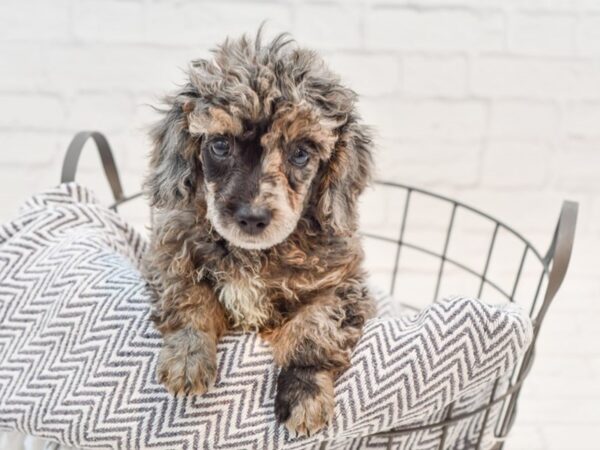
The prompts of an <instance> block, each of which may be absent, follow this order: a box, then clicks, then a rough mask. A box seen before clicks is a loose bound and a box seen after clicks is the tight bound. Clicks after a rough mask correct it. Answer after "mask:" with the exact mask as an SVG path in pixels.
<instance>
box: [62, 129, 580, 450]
mask: <svg viewBox="0 0 600 450" xmlns="http://www.w3.org/2000/svg"><path fill="white" fill-rule="evenodd" d="M90 139H92V140H93V141H94V142H95V144H96V147H97V149H98V152H99V154H100V157H101V161H102V165H103V168H104V172H105V174H106V177H107V180H108V182H109V185H110V187H111V190H112V193H113V197H114V200H115V201H114V203H113V204H112V205H111V206H110V207H111V208H112V209H113V210H114V211H118V208H119V207H120V206H121V205H123V204H125V203H128V202H130V201H132V200H134V199H137V198H139V197H140V196H141V195H142V193H141V192H138V193H134V194H133V195H129V196H126V195H125V194H124V192H123V189H122V186H121V182H120V179H119V173H118V170H117V167H116V164H115V161H114V158H113V155H112V151H111V149H110V146H109V144H108V141H107V140H106V138H105V137H104V135H102V134H101V133H99V132H97V131H83V132H80V133H78V134H77V135H76V136H75V137H74V138H73V140H72V142H71V144H70V145H69V148H68V149H67V154H66V156H65V159H64V163H63V169H62V174H61V182H70V181H74V180H75V175H76V172H77V165H78V161H79V157H80V155H81V153H82V150H83V148H84V145H85V143H86V142H87V141H88V140H90ZM375 184H376V186H377V188H378V189H380V190H381V189H383V190H384V191H387V193H381V192H379V193H376V194H375V199H374V200H375V202H376V206H377V207H379V209H380V210H381V211H383V212H384V214H383V217H387V216H394V217H395V219H396V220H395V221H393V220H392V222H389V221H388V222H386V219H385V218H384V220H381V221H379V222H380V223H377V220H375V221H373V222H372V223H369V220H370V219H371V216H372V214H370V213H371V212H373V208H372V207H371V211H369V213H368V214H365V215H363V216H364V217H366V218H367V221H366V224H363V227H362V230H363V232H362V235H363V237H364V241H365V248H366V254H367V263H368V261H369V259H371V261H375V264H374V272H375V273H376V274H385V275H386V276H387V277H388V278H389V280H388V283H389V284H388V286H389V294H390V296H391V297H392V298H398V297H399V290H400V289H401V288H402V287H403V286H405V285H406V286H408V290H409V291H410V292H411V293H412V294H414V298H413V300H415V299H417V297H419V295H418V294H419V293H420V291H419V290H418V289H416V290H415V289H414V286H415V285H414V283H412V282H410V278H411V277H412V278H414V279H417V280H420V281H421V284H423V285H424V286H426V287H427V288H429V289H430V293H429V296H427V295H424V296H422V298H419V299H418V300H420V301H419V302H417V303H411V302H410V301H406V299H402V305H403V306H404V307H407V308H410V309H413V310H419V309H421V308H422V307H423V306H425V305H426V304H428V303H431V302H432V301H435V300H437V299H438V298H440V297H443V296H444V295H446V294H450V293H453V292H450V291H449V290H448V289H449V287H448V286H447V281H448V280H451V279H454V280H465V279H467V278H469V279H471V282H472V284H471V291H470V292H468V289H467V288H466V287H465V286H464V285H460V286H461V287H460V289H461V290H460V292H459V293H460V294H462V295H469V294H471V295H474V296H476V297H478V298H481V299H483V300H484V301H486V300H488V299H490V301H493V302H494V303H497V302H498V301H505V302H511V303H518V304H520V305H521V306H523V307H524V308H527V310H528V311H529V315H530V317H531V319H532V322H533V332H534V337H533V342H532V344H531V346H530V348H529V349H528V350H527V351H526V353H525V355H524V356H523V358H522V360H521V361H520V362H519V364H518V365H517V366H516V367H515V369H514V370H513V371H512V373H510V375H509V376H508V377H507V378H506V380H504V381H502V380H496V381H495V382H493V383H492V386H491V388H490V391H489V395H488V396H487V398H485V399H484V400H483V401H481V402H480V404H478V405H477V406H476V407H474V408H471V409H470V410H469V411H468V412H462V411H460V399H459V400H456V401H455V402H453V403H451V404H449V405H447V406H446V407H445V408H444V410H443V411H440V414H439V418H438V419H439V420H436V421H434V422H433V423H428V424H415V425H414V426H407V427H403V428H401V429H392V430H389V431H386V432H381V433H376V434H373V435H371V436H370V437H373V438H375V439H384V440H385V441H386V443H387V448H390V449H391V448H393V447H394V445H395V444H394V439H395V438H397V437H401V436H405V435H407V434H409V433H414V432H421V431H428V432H432V433H437V434H436V435H437V440H436V441H435V442H437V448H438V449H446V448H453V443H452V442H451V440H450V439H449V436H450V435H451V433H452V427H455V426H459V425H460V424H461V423H464V422H465V421H472V420H473V419H474V418H477V419H478V423H479V427H478V430H479V431H478V433H476V434H475V436H474V438H472V440H471V441H470V442H468V443H462V444H461V445H460V448H473V449H482V448H484V440H483V439H484V434H485V433H486V430H489V429H490V428H491V430H492V432H493V436H492V437H493V439H494V440H495V444H494V449H501V448H502V447H503V445H504V441H505V439H506V437H507V435H508V433H509V431H510V429H511V427H512V424H513V423H514V420H515V417H516V406H517V400H518V398H519V393H520V391H521V387H522V385H523V382H524V380H525V378H526V377H527V375H528V373H529V371H530V369H531V366H532V364H533V361H534V357H535V345H536V341H537V337H538V335H539V331H540V327H541V324H542V322H543V319H544V317H545V315H546V312H547V311H548V308H549V306H550V304H551V302H552V300H553V299H554V297H555V295H556V293H557V292H558V289H559V288H560V286H561V284H562V281H563V279H564V276H565V274H566V270H567V268H568V264H569V260H570V255H571V251H572V246H573V240H574V234H575V225H576V221H577V209H578V206H577V204H576V203H574V202H568V201H567V202H564V203H563V206H562V209H561V214H560V217H559V220H558V223H557V225H556V230H555V233H554V237H553V239H552V242H551V245H550V248H549V250H548V252H547V253H546V254H545V255H542V254H541V253H540V252H539V251H538V250H537V249H536V248H535V247H534V246H533V244H532V243H531V242H530V241H528V240H527V239H525V238H524V237H523V236H522V235H521V234H520V233H518V232H517V231H516V230H514V229H513V228H511V227H510V226H508V225H507V224H505V223H503V222H501V221H499V220H497V219H495V218H494V217H492V216H490V215H488V214H486V213H484V212H482V211H480V210H478V209H476V208H473V207H471V206H468V205H466V204H464V203H462V202H459V201H457V200H454V199H451V198H448V197H445V196H442V195H439V194H436V193H433V192H429V191H426V190H423V189H419V188H416V187H412V186H407V185H403V184H399V183H393V182H387V181H379V182H376V183H375ZM372 200H373V199H372ZM368 202H369V199H367V203H368ZM420 203H421V204H423V203H425V204H427V203H428V206H427V207H426V208H422V214H421V217H419V213H418V210H419V204H420ZM423 211H424V214H423ZM465 215H467V216H470V220H471V224H470V225H467V226H465V225H464V218H465ZM474 222H478V224H476V225H475V224H474ZM461 223H462V226H461ZM461 228H462V230H461ZM461 231H462V232H461ZM423 236H425V240H423ZM507 239H510V240H511V241H512V248H513V249H516V250H514V251H513V256H512V257H507V255H506V253H505V252H504V250H505V249H506V248H507V247H508V245H507V244H506V240H507ZM369 242H376V243H377V246H376V247H372V246H371V245H370V244H369ZM433 242H435V243H436V244H435V245H433V244H432V243H433ZM457 249H458V251H456V250H457ZM464 249H471V250H472V251H470V252H465V251H464ZM464 253H467V254H468V253H470V254H472V255H475V258H473V259H472V260H470V261H465V260H461V255H462V254H464ZM420 257H425V258H426V259H427V261H428V267H421V266H422V261H421V260H419V258H420ZM499 260H500V261H505V260H512V262H513V267H512V270H511V269H510V268H509V267H505V266H501V267H500V270H497V268H496V265H497V261H499ZM415 267H416V268H418V270H415ZM473 280H474V283H473ZM526 284H528V285H529V289H524V285H526ZM427 297H428V298H427ZM492 408H498V411H499V413H498V414H495V415H494V416H493V417H492V415H491V414H490V413H491V411H492ZM457 411H458V412H457ZM485 445H486V447H485V448H488V447H489V443H487V444H485ZM326 446H327V442H323V445H322V448H326ZM378 447H379V446H378Z"/></svg>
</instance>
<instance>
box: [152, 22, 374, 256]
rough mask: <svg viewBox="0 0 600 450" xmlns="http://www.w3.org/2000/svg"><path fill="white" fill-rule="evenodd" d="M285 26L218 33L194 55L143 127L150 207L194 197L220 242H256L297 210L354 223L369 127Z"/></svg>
mask: <svg viewBox="0 0 600 450" xmlns="http://www.w3.org/2000/svg"><path fill="white" fill-rule="evenodd" d="M290 44H291V43H290V41H289V40H287V38H286V36H285V35H281V36H279V37H277V38H275V39H274V40H273V41H272V42H271V43H269V44H267V45H262V44H261V41H260V33H259V36H258V37H257V38H256V40H255V41H254V42H251V41H250V40H248V39H247V38H246V37H243V38H241V39H239V40H236V41H226V42H225V43H224V44H223V45H221V46H219V47H218V48H217V49H216V50H214V57H213V59H211V60H207V59H201V60H197V61H194V62H193V63H192V64H191V67H190V70H189V81H188V83H187V84H186V86H185V87H184V88H183V89H181V90H180V91H179V92H178V93H177V94H176V95H175V96H173V97H171V98H169V99H168V105H169V109H168V110H167V111H165V116H164V118H163V120H162V121H161V122H160V123H159V124H158V125H157V127H156V128H155V130H154V133H153V138H154V141H155V146H154V149H153V152H152V155H151V164H150V173H149V176H148V177H147V180H146V187H147V189H148V191H149V193H150V196H151V199H152V202H153V204H154V206H156V207H159V208H167V209H183V208H186V209H189V208H196V209H197V211H198V213H199V214H205V215H206V217H207V218H208V220H209V221H210V222H211V224H212V226H213V227H214V229H215V230H216V231H217V232H218V233H219V234H220V235H221V236H222V237H223V238H225V239H226V240H227V241H229V242H230V243H231V244H233V245H235V246H238V247H242V248H247V249H264V248H268V247H271V246H273V245H275V244H278V243H280V242H282V241H284V240H285V239H286V238H287V237H288V236H289V235H290V234H291V233H292V232H293V231H294V230H295V228H296V226H297V224H298V221H299V220H300V219H301V218H306V219H307V220H309V221H311V222H313V223H315V224H318V225H317V226H320V227H321V228H322V229H323V230H325V231H326V232H330V233H334V234H344V233H350V232H352V231H354V230H355V228H356V213H355V209H356V198H357V196H358V194H360V192H361V191H362V190H363V189H364V187H365V185H366V183H367V182H368V179H369V173H370V165H371V164H370V163H371V156H370V145H371V142H370V138H369V135H368V133H367V130H366V128H365V127H364V126H363V125H362V124H360V122H359V119H358V116H357V114H356V112H355V106H354V104H355V94H354V93H353V92H352V91H351V90H349V89H347V88H345V87H343V86H342V85H341V84H340V82H339V79H338V77H336V76H335V75H333V74H332V73H331V72H330V71H329V70H328V69H327V68H326V67H325V65H324V63H323V61H322V60H321V59H320V58H319V57H318V56H317V55H316V54H315V53H313V52H311V51H308V50H305V49H299V48H295V47H293V46H292V45H290Z"/></svg>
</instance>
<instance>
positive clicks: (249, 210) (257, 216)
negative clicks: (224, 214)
mask: <svg viewBox="0 0 600 450" xmlns="http://www.w3.org/2000/svg"><path fill="white" fill-rule="evenodd" d="M233 217H234V219H235V220H236V222H237V224H238V226H239V227H240V228H241V229H242V230H243V231H245V232H246V233H248V234H259V233H262V231H263V230H264V229H265V228H267V226H268V225H269V223H270V222H271V211H270V210H269V209H267V208H264V207H260V206H250V205H242V206H240V207H238V208H237V210H236V211H235V213H234V215H233Z"/></svg>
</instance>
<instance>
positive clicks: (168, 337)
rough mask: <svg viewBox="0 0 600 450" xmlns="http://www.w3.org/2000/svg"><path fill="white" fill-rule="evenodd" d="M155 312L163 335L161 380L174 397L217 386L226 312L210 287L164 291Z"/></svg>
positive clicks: (160, 362)
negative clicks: (218, 347)
mask: <svg viewBox="0 0 600 450" xmlns="http://www.w3.org/2000/svg"><path fill="white" fill-rule="evenodd" d="M156 306H157V307H156V309H155V311H154V316H153V318H154V320H155V322H156V325H157V328H158V330H159V331H160V332H161V334H162V335H163V346H162V348H161V350H160V353H159V357H158V368H157V373H158V379H159V381H160V382H161V383H163V384H164V385H165V387H166V388H167V389H168V390H169V391H170V392H171V393H172V394H174V395H177V394H188V393H194V394H202V393H204V392H206V391H207V390H208V389H209V387H211V386H212V385H213V384H214V381H215V378H216V373H217V340H218V338H219V336H220V335H221V334H222V333H223V331H224V330H225V328H226V319H225V315H224V313H223V309H222V307H221V305H220V304H219V302H218V300H217V299H216V297H215V294H214V292H213V290H212V289H211V288H210V286H207V285H197V284H194V285H190V286H188V287H187V288H186V289H185V290H183V291H182V292H179V293H178V294H177V295H174V293H173V292H169V291H167V292H164V293H163V294H162V298H161V299H160V301H159V303H158V305H156Z"/></svg>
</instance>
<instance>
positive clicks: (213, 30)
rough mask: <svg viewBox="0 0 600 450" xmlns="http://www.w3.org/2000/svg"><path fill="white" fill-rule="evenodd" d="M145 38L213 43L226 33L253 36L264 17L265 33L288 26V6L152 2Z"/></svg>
mask: <svg viewBox="0 0 600 450" xmlns="http://www.w3.org/2000/svg"><path fill="white" fill-rule="evenodd" d="M146 15H147V19H146V40H147V41H148V42H150V43H154V44H157V45H165V44H170V45H185V46H191V45H198V44H200V45H202V46H205V47H206V46H208V47H211V48H212V47H214V46H215V45H216V44H220V43H221V42H222V41H223V40H224V39H225V38H226V37H227V36H230V37H238V36H240V35H241V34H243V33H247V34H248V35H250V36H254V35H255V34H256V31H257V30H258V27H259V26H260V24H261V23H262V22H263V21H266V29H265V31H266V36H267V37H268V36H273V35H274V34H275V33H276V32H280V31H289V30H290V29H291V6H290V5H289V4H285V3H283V4H282V3H274V2H228V1H220V2H219V1H209V2H205V1H202V2H194V1H187V2H163V1H161V2H151V3H149V4H147V6H146Z"/></svg>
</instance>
